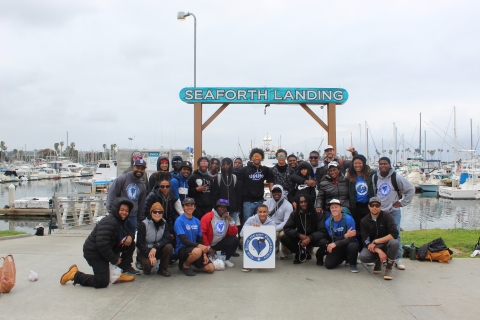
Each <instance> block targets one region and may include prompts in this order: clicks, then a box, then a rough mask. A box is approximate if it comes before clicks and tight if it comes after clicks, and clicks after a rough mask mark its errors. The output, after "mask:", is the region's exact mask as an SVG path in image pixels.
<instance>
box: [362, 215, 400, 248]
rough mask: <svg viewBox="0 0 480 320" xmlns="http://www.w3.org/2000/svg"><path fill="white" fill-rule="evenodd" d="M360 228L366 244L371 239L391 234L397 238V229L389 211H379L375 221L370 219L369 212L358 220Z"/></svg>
mask: <svg viewBox="0 0 480 320" xmlns="http://www.w3.org/2000/svg"><path fill="white" fill-rule="evenodd" d="M360 225H361V228H360V229H361V230H362V241H363V243H364V244H365V245H366V246H368V245H369V244H370V243H371V242H373V240H375V239H379V238H383V237H385V236H388V235H389V234H391V235H392V237H393V238H394V239H398V230H397V225H396V223H395V220H393V217H392V215H391V214H390V213H389V212H384V211H381V212H380V214H379V215H378V217H377V221H374V220H373V219H372V216H371V215H370V214H369V215H367V216H365V217H363V219H362V221H360Z"/></svg>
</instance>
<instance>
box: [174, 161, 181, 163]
mask: <svg viewBox="0 0 480 320" xmlns="http://www.w3.org/2000/svg"><path fill="white" fill-rule="evenodd" d="M181 162H182V161H181V160H173V163H181Z"/></svg>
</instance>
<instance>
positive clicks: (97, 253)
mask: <svg viewBox="0 0 480 320" xmlns="http://www.w3.org/2000/svg"><path fill="white" fill-rule="evenodd" d="M122 204H126V205H127V206H129V208H130V213H131V209H132V208H133V203H132V201H130V200H128V199H126V198H123V197H117V198H116V199H115V200H114V201H113V202H112V204H111V207H110V214H108V215H107V216H106V217H105V218H103V219H102V220H100V222H99V223H97V224H96V225H95V228H93V230H92V232H91V233H90V235H89V236H88V237H87V240H85V244H84V245H83V256H84V257H85V259H87V260H89V259H105V260H107V261H108V262H110V263H111V264H116V263H117V261H118V257H117V255H116V254H115V253H114V251H113V249H114V248H115V247H116V246H117V244H118V234H119V229H120V227H122V226H123V227H124V228H125V229H127V227H126V226H125V225H124V220H122V218H121V217H120V215H119V214H118V211H119V210H120V205H122ZM129 216H130V214H129V215H128V216H127V219H128V217H129ZM127 233H130V232H129V231H128V230H127Z"/></svg>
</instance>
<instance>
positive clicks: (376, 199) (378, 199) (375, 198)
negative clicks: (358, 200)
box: [368, 197, 382, 204]
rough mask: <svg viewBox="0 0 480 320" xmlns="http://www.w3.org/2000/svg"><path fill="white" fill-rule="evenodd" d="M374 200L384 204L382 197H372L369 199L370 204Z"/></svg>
mask: <svg viewBox="0 0 480 320" xmlns="http://www.w3.org/2000/svg"><path fill="white" fill-rule="evenodd" d="M372 202H378V203H380V204H382V201H380V198H377V197H373V198H370V200H369V201H368V204H370V203H372Z"/></svg>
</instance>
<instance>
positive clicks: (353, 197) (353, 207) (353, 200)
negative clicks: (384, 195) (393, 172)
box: [347, 170, 377, 217]
mask: <svg viewBox="0 0 480 320" xmlns="http://www.w3.org/2000/svg"><path fill="white" fill-rule="evenodd" d="M375 173H377V171H376V170H370V174H369V176H368V177H367V179H365V181H366V182H367V186H368V198H369V199H370V198H373V196H374V194H375V193H374V190H373V183H372V177H373V175H374V174H375ZM347 179H348V177H347ZM348 198H349V202H350V212H351V213H352V216H353V217H356V216H357V191H356V190H355V182H352V181H350V179H348Z"/></svg>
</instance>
